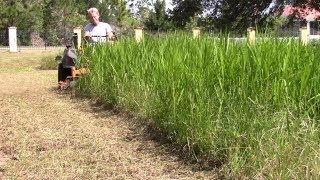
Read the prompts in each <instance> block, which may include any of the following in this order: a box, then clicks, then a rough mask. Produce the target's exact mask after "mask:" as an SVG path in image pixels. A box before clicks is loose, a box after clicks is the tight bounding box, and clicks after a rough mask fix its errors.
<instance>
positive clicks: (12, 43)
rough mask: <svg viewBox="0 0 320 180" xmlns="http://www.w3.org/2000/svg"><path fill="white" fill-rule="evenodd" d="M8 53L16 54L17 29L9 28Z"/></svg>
mask: <svg viewBox="0 0 320 180" xmlns="http://www.w3.org/2000/svg"><path fill="white" fill-rule="evenodd" d="M9 52H18V44H17V27H9Z"/></svg>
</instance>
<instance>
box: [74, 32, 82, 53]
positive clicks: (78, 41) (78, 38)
mask: <svg viewBox="0 0 320 180" xmlns="http://www.w3.org/2000/svg"><path fill="white" fill-rule="evenodd" d="M81 37H82V36H81V28H79V27H77V28H74V29H73V44H74V47H75V48H76V49H81Z"/></svg>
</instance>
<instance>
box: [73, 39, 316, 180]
mask: <svg viewBox="0 0 320 180" xmlns="http://www.w3.org/2000/svg"><path fill="white" fill-rule="evenodd" d="M319 47H320V44H317V43H313V44H309V45H307V46H304V45H302V44H301V43H300V42H299V41H297V40H294V39H282V40H279V39H277V38H268V39H262V40H259V41H258V42H257V43H255V44H253V45H250V44H248V43H246V42H236V41H234V40H232V39H228V38H224V37H221V38H212V37H209V36H204V37H201V38H199V39H191V38H190V37H189V36H187V35H183V34H172V35H168V36H166V37H161V38H148V37H146V39H145V41H144V42H143V43H139V44H137V43H136V42H134V40H133V39H122V40H121V41H119V42H117V43H116V44H115V45H113V46H110V45H105V44H104V45H103V44H101V45H95V46H88V47H87V48H86V49H85V51H84V52H83V54H82V56H81V60H82V63H84V62H87V63H88V62H89V63H88V64H87V66H88V68H89V69H90V74H89V75H88V76H86V77H84V78H81V80H80V81H79V83H78V89H77V91H78V92H79V93H82V94H86V95H90V96H92V97H96V98H99V99H101V100H103V101H104V102H106V103H108V104H109V105H113V106H117V107H121V108H125V109H129V110H130V111H132V112H135V113H137V114H138V115H139V116H142V117H147V118H151V119H152V120H153V121H154V122H155V124H156V125H157V126H158V127H159V128H161V129H162V130H164V131H166V132H167V133H168V134H169V135H170V136H171V137H173V138H174V139H175V140H176V141H177V142H179V143H181V144H183V145H187V146H188V147H189V148H190V149H191V150H192V151H193V152H195V153H196V154H198V153H199V154H209V155H211V156H212V157H213V158H214V159H215V160H218V161H220V162H221V163H222V164H223V165H222V167H221V169H222V170H223V171H224V172H225V174H226V175H231V176H233V177H239V176H247V177H265V176H266V177H269V178H279V177H280V178H281V177H282V178H285V177H304V178H305V177H316V176H320V174H319V172H320V132H319V128H320V127H319V125H320V122H319V118H320V108H319V106H320V93H319V92H320V51H319Z"/></svg>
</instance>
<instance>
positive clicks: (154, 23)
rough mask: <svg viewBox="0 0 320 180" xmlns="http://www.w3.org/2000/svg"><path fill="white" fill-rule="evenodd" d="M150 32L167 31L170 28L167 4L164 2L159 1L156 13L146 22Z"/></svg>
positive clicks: (152, 13) (156, 4) (155, 7)
mask: <svg viewBox="0 0 320 180" xmlns="http://www.w3.org/2000/svg"><path fill="white" fill-rule="evenodd" d="M145 24H146V27H147V28H148V29H149V30H158V31H159V30H167V29H168V28H170V22H169V19H168V15H167V14H166V4H165V1H164V0H157V1H156V2H155V4H154V12H151V13H150V16H149V18H148V19H147V21H146V23H145Z"/></svg>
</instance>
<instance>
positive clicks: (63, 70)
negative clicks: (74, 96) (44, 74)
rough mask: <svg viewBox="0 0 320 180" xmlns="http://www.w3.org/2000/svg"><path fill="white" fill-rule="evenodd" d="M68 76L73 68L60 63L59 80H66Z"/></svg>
mask: <svg viewBox="0 0 320 180" xmlns="http://www.w3.org/2000/svg"><path fill="white" fill-rule="evenodd" d="M68 76H71V68H64V67H63V66H62V63H60V64H59V66H58V82H60V81H65V80H66V79H67V77H68Z"/></svg>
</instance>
